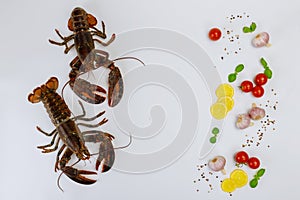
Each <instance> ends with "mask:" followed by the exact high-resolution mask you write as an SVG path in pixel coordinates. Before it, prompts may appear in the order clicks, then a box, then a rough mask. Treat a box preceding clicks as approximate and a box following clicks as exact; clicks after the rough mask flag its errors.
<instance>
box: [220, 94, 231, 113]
mask: <svg viewBox="0 0 300 200" xmlns="http://www.w3.org/2000/svg"><path fill="white" fill-rule="evenodd" d="M217 102H218V103H223V104H225V106H226V108H227V111H230V110H232V108H233V106H234V100H233V99H232V98H231V97H229V96H224V97H220V98H219V99H218V101H217Z"/></svg>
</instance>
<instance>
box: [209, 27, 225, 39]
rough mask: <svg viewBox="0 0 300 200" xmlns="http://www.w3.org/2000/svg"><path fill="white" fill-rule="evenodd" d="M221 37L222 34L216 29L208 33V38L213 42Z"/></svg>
mask: <svg viewBox="0 0 300 200" xmlns="http://www.w3.org/2000/svg"><path fill="white" fill-rule="evenodd" d="M221 36H222V32H221V30H220V29H218V28H212V29H210V31H209V33H208V37H209V38H210V39H211V40H213V41H216V40H218V39H220V38H221Z"/></svg>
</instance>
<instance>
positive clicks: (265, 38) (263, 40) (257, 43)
mask: <svg viewBox="0 0 300 200" xmlns="http://www.w3.org/2000/svg"><path fill="white" fill-rule="evenodd" d="M269 39H270V36H269V34H268V33H267V32H262V33H259V34H257V35H256V36H255V38H253V40H252V45H253V46H254V47H264V46H266V47H270V46H271V44H270V43H269Z"/></svg>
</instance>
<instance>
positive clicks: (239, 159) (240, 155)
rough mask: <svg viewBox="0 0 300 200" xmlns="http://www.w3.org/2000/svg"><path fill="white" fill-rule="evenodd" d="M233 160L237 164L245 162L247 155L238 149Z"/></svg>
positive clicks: (247, 158)
mask: <svg viewBox="0 0 300 200" xmlns="http://www.w3.org/2000/svg"><path fill="white" fill-rule="evenodd" d="M234 159H235V161H236V162H237V163H239V164H244V163H247V162H248V160H249V156H248V154H247V153H246V152H245V151H239V152H237V153H236V154H235V157H234Z"/></svg>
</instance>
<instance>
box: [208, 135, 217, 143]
mask: <svg viewBox="0 0 300 200" xmlns="http://www.w3.org/2000/svg"><path fill="white" fill-rule="evenodd" d="M209 141H210V143H212V144H214V143H216V142H217V138H216V136H213V137H211V138H210V139H209Z"/></svg>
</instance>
